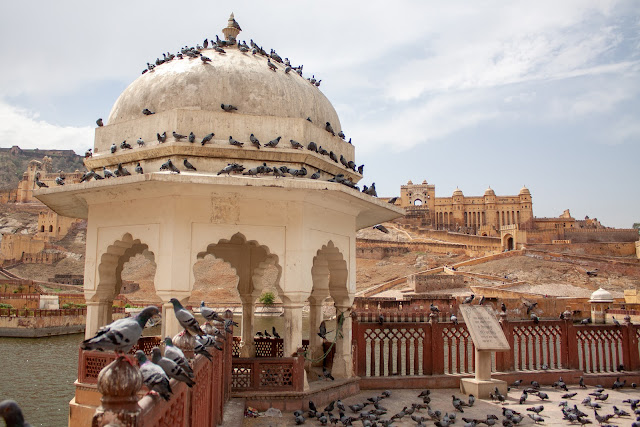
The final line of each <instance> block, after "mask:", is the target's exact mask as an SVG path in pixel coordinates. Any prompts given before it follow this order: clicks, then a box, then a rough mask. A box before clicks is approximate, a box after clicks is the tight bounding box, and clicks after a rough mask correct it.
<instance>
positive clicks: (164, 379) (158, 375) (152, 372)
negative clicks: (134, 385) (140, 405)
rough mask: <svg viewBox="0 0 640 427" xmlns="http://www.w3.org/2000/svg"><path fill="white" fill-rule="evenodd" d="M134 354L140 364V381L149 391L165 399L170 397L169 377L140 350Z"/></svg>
mask: <svg viewBox="0 0 640 427" xmlns="http://www.w3.org/2000/svg"><path fill="white" fill-rule="evenodd" d="M135 356H136V359H137V360H138V363H139V364H140V373H141V374H142V381H143V382H144V385H146V386H147V387H148V388H149V393H154V392H155V393H157V394H159V395H160V397H162V398H163V399H164V400H167V401H168V400H169V399H171V393H172V391H171V385H170V384H169V377H168V376H167V374H165V373H164V370H163V369H162V368H161V367H160V366H158V365H156V364H155V363H153V362H151V361H150V360H148V359H147V356H146V355H145V354H144V352H143V351H142V350H138V351H136V354H135Z"/></svg>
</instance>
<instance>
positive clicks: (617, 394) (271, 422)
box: [225, 386, 640, 426]
mask: <svg viewBox="0 0 640 427" xmlns="http://www.w3.org/2000/svg"><path fill="white" fill-rule="evenodd" d="M523 389H524V387H522V386H520V387H519V388H513V387H512V388H511V391H510V392H509V393H508V396H507V400H506V401H505V402H504V403H503V404H499V403H496V402H491V401H490V400H476V402H475V404H474V405H473V407H471V408H467V407H464V413H460V412H459V411H456V410H455V409H454V408H453V405H452V403H451V401H452V398H451V395H452V394H453V395H456V396H458V397H460V398H462V397H463V396H462V395H461V393H460V391H459V390H458V389H437V390H436V389H433V390H431V403H430V407H431V409H432V410H434V411H435V410H440V411H441V412H442V415H443V416H444V414H445V413H447V412H448V413H453V412H455V413H456V420H455V424H453V425H457V426H463V425H464V424H465V423H464V421H462V417H465V418H473V419H478V420H486V419H487V415H489V414H494V415H497V416H498V418H499V419H498V420H497V421H496V423H495V425H497V426H502V420H503V419H504V417H503V416H502V408H503V407H504V408H508V409H512V410H515V411H518V412H520V413H521V414H522V415H524V419H523V420H522V422H521V423H520V424H519V425H524V426H526V425H533V424H534V422H533V420H531V419H530V418H529V417H527V416H526V414H533V412H529V411H527V410H526V409H527V408H530V407H533V406H538V405H544V410H543V411H542V412H540V416H541V417H542V418H544V422H543V423H539V424H540V425H542V424H544V425H551V426H556V425H558V426H559V425H562V426H566V425H579V424H578V423H574V424H570V423H569V422H568V421H566V420H563V419H562V412H561V410H560V407H559V406H558V404H559V402H561V401H562V400H567V402H568V404H569V405H570V406H573V405H577V406H578V409H580V410H581V411H582V412H584V413H586V414H587V415H588V417H589V420H590V421H591V422H592V423H593V424H594V425H598V422H597V421H596V419H595V416H594V411H593V409H590V408H588V407H587V406H585V405H583V404H582V403H581V402H582V400H583V399H584V398H585V397H587V396H589V393H593V392H594V391H595V388H594V387H588V388H587V389H579V388H578V387H577V386H569V392H570V393H573V392H577V393H578V394H577V395H576V396H575V397H573V398H572V399H562V398H561V396H562V395H563V394H565V393H567V392H565V391H562V390H560V391H558V390H555V389H554V388H552V387H550V386H547V387H544V386H543V387H542V388H541V391H543V392H545V393H547V394H548V395H549V400H548V401H544V402H543V401H541V400H540V399H539V398H538V397H537V396H534V395H529V398H528V399H527V401H526V403H525V404H522V405H520V404H519V399H520V395H521V394H522V390H523ZM382 391H383V390H363V391H362V392H361V393H360V394H358V395H355V396H352V397H349V398H347V399H344V400H343V403H344V404H345V406H348V405H353V404H357V403H362V402H365V401H366V400H367V398H369V397H374V396H379V395H380V394H381V393H382ZM421 391H422V390H413V389H402V390H391V396H390V397H389V398H385V399H382V400H381V401H380V402H379V404H380V405H381V406H383V407H384V408H386V409H388V413H387V414H386V415H383V416H382V417H381V418H382V419H384V420H388V419H389V418H390V417H391V416H392V415H393V414H396V413H398V412H400V411H401V410H402V409H403V407H405V406H409V407H411V404H412V403H422V398H418V394H419V393H420V392H421ZM604 393H607V394H609V397H608V399H607V400H606V401H604V402H599V403H600V405H601V406H602V409H599V410H598V414H599V415H604V414H613V412H614V411H613V406H614V405H615V406H617V407H618V408H619V409H624V410H625V411H627V412H629V413H630V414H631V417H614V418H611V419H610V420H609V422H608V424H610V425H615V426H631V424H632V423H633V422H634V421H635V417H636V415H634V414H633V411H632V409H631V407H630V405H629V404H628V403H622V401H623V400H626V399H640V388H638V389H635V390H633V389H631V388H630V387H626V388H624V389H622V390H616V391H614V390H611V389H607V390H605V391H604ZM591 399H592V400H593V401H595V400H594V397H593V396H591ZM463 400H465V401H466V399H463ZM323 409H324V408H318V410H320V411H321V410H323ZM370 409H373V406H372V405H369V406H367V407H366V408H365V411H366V410H370ZM333 413H334V415H337V414H338V411H337V409H335V410H334V411H333ZM346 414H347V415H349V416H354V417H356V416H357V414H354V413H353V412H352V411H351V410H349V408H347V412H346ZM413 415H414V416H416V417H425V418H427V419H429V417H428V415H427V410H426V409H421V410H418V411H416V412H414V414H413ZM304 416H305V418H306V421H305V423H304V425H320V422H318V420H317V419H308V417H307V413H305V415H304ZM226 421H227V420H225V425H230V426H231V425H243V426H292V425H296V423H295V421H294V416H293V413H291V412H284V413H282V417H281V418H276V417H259V418H245V419H244V422H243V423H242V424H241V423H240V422H239V420H238V423H237V424H234V422H235V421H234V420H230V423H227V422H226ZM423 424H424V425H428V426H430V425H434V422H433V421H430V420H429V421H425V422H424V423H423ZM329 425H331V424H329ZM337 425H342V424H341V423H338V424H337ZM353 425H355V426H360V425H362V422H361V421H360V420H358V421H354V423H353ZM393 425H394V426H415V425H417V423H416V422H415V421H413V420H412V419H411V418H410V416H408V415H407V416H405V417H403V418H402V419H401V420H396V421H395V422H394V423H393ZM481 425H484V424H481Z"/></svg>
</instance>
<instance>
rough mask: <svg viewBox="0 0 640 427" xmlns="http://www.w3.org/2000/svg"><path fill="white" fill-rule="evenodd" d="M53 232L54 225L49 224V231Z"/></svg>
mask: <svg viewBox="0 0 640 427" xmlns="http://www.w3.org/2000/svg"><path fill="white" fill-rule="evenodd" d="M51 232H53V225H50V226H49V233H51Z"/></svg>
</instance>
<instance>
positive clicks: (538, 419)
mask: <svg viewBox="0 0 640 427" xmlns="http://www.w3.org/2000/svg"><path fill="white" fill-rule="evenodd" d="M527 416H528V417H529V418H531V419H532V420H533V422H534V423H536V424H537V423H539V422H544V418H542V417H541V416H540V415H536V414H527Z"/></svg>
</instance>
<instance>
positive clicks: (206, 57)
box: [200, 55, 211, 64]
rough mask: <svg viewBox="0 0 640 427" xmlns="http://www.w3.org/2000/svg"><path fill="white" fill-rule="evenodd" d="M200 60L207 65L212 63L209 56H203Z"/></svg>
mask: <svg viewBox="0 0 640 427" xmlns="http://www.w3.org/2000/svg"><path fill="white" fill-rule="evenodd" d="M200 60H202V63H203V64H206V63H207V62H211V58H209V57H208V56H204V55H202V56H201V57H200Z"/></svg>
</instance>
